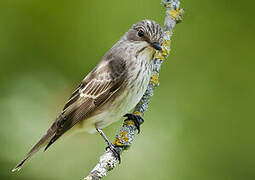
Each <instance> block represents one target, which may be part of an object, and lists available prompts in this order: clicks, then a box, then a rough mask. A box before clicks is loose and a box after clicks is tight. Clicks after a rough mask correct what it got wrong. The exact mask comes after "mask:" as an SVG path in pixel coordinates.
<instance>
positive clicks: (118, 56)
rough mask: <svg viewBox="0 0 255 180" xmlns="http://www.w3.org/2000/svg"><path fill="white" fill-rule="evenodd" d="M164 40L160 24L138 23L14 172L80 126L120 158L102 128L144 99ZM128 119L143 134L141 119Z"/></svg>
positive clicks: (110, 53)
mask: <svg viewBox="0 0 255 180" xmlns="http://www.w3.org/2000/svg"><path fill="white" fill-rule="evenodd" d="M162 41H163V32H162V29H161V27H160V25H159V24H157V23H156V22H154V21H151V20H143V21H140V22H138V23H136V24H134V25H133V26H132V27H131V28H130V30H129V31H128V32H126V33H125V34H124V36H123V37H122V38H121V39H120V40H119V41H118V42H117V43H116V44H115V45H114V46H113V47H112V48H111V49H110V50H109V51H108V52H107V53H106V54H105V56H104V57H103V58H102V60H101V61H100V62H99V63H98V65H97V66H96V67H95V68H94V69H93V70H92V71H91V72H90V73H89V74H88V75H87V76H86V77H85V78H84V79H83V81H82V82H81V84H80V85H79V86H78V88H77V89H76V90H75V91H74V92H73V94H72V95H71V97H70V98H69V100H68V102H67V103H66V105H65V106H64V108H63V110H62V112H61V113H60V115H59V116H58V117H57V118H56V120H55V121H54V122H53V124H52V125H51V127H50V128H49V129H48V131H47V133H46V134H45V135H44V136H43V137H42V138H41V139H40V140H39V142H38V143H37V144H36V145H35V146H34V147H33V148H32V149H31V150H30V151H29V152H28V154H27V155H26V156H25V158H24V159H23V160H22V161H21V162H20V163H19V164H18V165H17V166H16V167H15V168H14V169H13V170H12V171H16V170H19V169H21V167H22V166H23V165H24V163H25V162H26V161H27V160H28V159H29V158H30V157H31V156H32V155H34V154H35V153H36V152H37V151H38V150H39V149H40V148H42V147H45V146H46V147H45V150H46V149H47V148H48V147H49V146H50V145H52V143H54V142H55V141H56V140H57V139H58V138H59V137H60V136H62V135H63V134H64V133H65V132H66V131H68V130H69V129H71V128H72V127H74V126H75V125H76V126H77V125H78V124H79V127H82V128H84V130H85V131H87V132H90V133H94V132H96V131H98V132H99V133H100V135H101V136H102V137H104V139H105V140H106V141H107V143H108V147H109V148H110V149H111V150H112V151H113V153H114V155H116V156H117V157H118V158H119V154H118V152H117V151H116V150H115V147H114V145H112V144H111V143H110V141H109V140H108V139H107V138H106V136H105V135H104V133H103V131H102V128H104V127H106V126H108V125H110V124H112V123H113V122H115V121H118V120H119V119H120V118H121V117H122V116H123V115H125V114H126V113H127V112H129V111H130V110H131V109H132V108H134V107H135V105H136V104H137V103H138V102H139V100H140V99H141V98H142V96H143V94H144V93H145V90H146V88H147V86H148V84H149V81H150V77H151V73H152V70H153V61H152V59H153V57H154V54H155V52H156V50H159V51H161V45H162ZM125 117H127V118H128V119H132V120H134V122H135V124H136V126H137V129H138V131H139V123H138V122H137V121H138V120H139V119H141V117H139V116H137V115H133V114H126V115H125Z"/></svg>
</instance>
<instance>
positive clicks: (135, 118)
mask: <svg viewBox="0 0 255 180" xmlns="http://www.w3.org/2000/svg"><path fill="white" fill-rule="evenodd" d="M124 117H127V119H125V121H127V120H132V121H133V122H134V123H135V127H136V129H137V131H138V134H139V133H140V125H141V124H142V123H143V122H144V120H143V118H142V117H141V116H139V115H135V114H129V113H128V114H125V115H124Z"/></svg>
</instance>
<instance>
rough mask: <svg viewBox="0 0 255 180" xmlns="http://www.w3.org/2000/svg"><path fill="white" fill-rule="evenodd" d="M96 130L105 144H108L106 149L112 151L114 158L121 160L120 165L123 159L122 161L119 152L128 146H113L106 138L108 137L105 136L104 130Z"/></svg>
mask: <svg viewBox="0 0 255 180" xmlns="http://www.w3.org/2000/svg"><path fill="white" fill-rule="evenodd" d="M96 130H97V132H98V133H99V134H100V135H101V136H102V137H103V138H104V140H105V142H106V143H107V145H108V146H107V147H106V149H107V148H109V149H110V150H111V151H112V153H113V154H114V156H115V157H116V158H117V159H118V160H119V163H120V162H121V159H120V150H119V148H125V147H126V146H124V145H115V144H112V143H111V142H110V140H109V139H108V138H107V137H106V135H105V134H104V132H103V131H102V129H99V128H96Z"/></svg>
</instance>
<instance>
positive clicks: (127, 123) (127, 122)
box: [125, 120, 134, 126]
mask: <svg viewBox="0 0 255 180" xmlns="http://www.w3.org/2000/svg"><path fill="white" fill-rule="evenodd" d="M125 125H127V126H131V125H134V122H133V121H131V120H129V121H125Z"/></svg>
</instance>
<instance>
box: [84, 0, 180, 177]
mask: <svg viewBox="0 0 255 180" xmlns="http://www.w3.org/2000/svg"><path fill="white" fill-rule="evenodd" d="M162 4H163V5H164V7H165V8H166V17H165V22H164V27H163V30H164V43H163V46H162V48H163V50H162V52H158V53H157V54H156V55H155V57H154V70H153V74H152V77H151V81H150V84H149V85H148V87H147V90H146V92H145V94H144V95H143V97H142V99H141V101H140V102H139V103H138V104H137V105H136V107H135V109H134V112H133V113H134V114H136V115H141V116H143V114H144V112H145V111H146V110H147V109H148V104H149V101H150V98H151V96H152V95H153V91H154V89H155V87H157V86H158V85H159V70H160V67H161V65H162V62H163V61H164V60H165V59H166V58H167V57H168V55H169V52H170V42H171V36H172V34H173V29H174V27H175V25H176V23H178V22H180V21H181V20H182V15H183V10H182V9H180V0H162ZM141 123H142V122H141ZM135 134H136V126H135V125H134V122H133V121H132V120H128V121H124V124H123V126H122V128H121V130H120V131H119V133H118V134H117V135H116V138H115V141H114V144H116V145H123V146H125V147H129V146H130V145H131V144H132V142H133V140H134V138H135ZM126 149H128V148H125V149H123V148H118V151H119V152H120V153H122V152H123V151H124V150H126ZM117 163H118V160H117V158H116V157H115V156H114V155H113V153H112V152H111V150H110V149H107V150H106V151H105V153H104V154H103V155H102V156H101V157H100V159H99V162H98V163H97V165H96V166H95V167H94V169H93V170H92V171H91V172H90V173H89V175H88V176H87V177H85V178H84V180H99V179H101V178H102V177H104V176H106V174H107V172H108V171H110V170H112V169H113V168H114V167H115V166H116V164H117Z"/></svg>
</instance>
